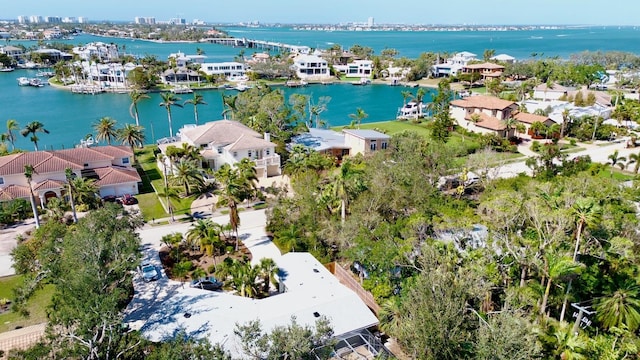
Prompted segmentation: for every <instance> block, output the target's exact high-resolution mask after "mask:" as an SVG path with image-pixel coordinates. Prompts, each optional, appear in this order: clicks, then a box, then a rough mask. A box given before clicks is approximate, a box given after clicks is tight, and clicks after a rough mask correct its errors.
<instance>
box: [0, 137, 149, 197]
mask: <svg viewBox="0 0 640 360" xmlns="http://www.w3.org/2000/svg"><path fill="white" fill-rule="evenodd" d="M132 164H133V153H132V152H131V149H130V148H128V147H126V146H111V145H109V146H99V147H93V148H75V149H67V150H53V151H34V152H27V153H19V154H11V155H6V156H2V157H0V201H7V200H13V199H16V198H24V199H28V198H29V187H28V183H27V179H26V178H25V177H24V166H25V165H31V166H33V169H34V174H33V179H32V182H31V189H32V190H33V193H34V195H35V198H36V202H38V203H39V204H40V205H42V206H46V203H47V201H48V199H50V198H53V197H56V198H60V197H62V196H66V195H67V193H66V191H67V190H66V189H67V185H66V184H67V179H66V176H65V170H66V169H67V168H70V169H71V170H72V171H73V173H74V176H77V177H84V178H90V179H94V180H96V185H97V186H98V189H99V195H100V196H102V197H104V196H109V195H113V196H122V195H125V194H131V195H135V194H138V183H139V182H140V181H141V179H140V176H139V175H138V172H137V171H136V170H135V169H134V168H133V166H132Z"/></svg>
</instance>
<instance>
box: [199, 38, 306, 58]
mask: <svg viewBox="0 0 640 360" xmlns="http://www.w3.org/2000/svg"><path fill="white" fill-rule="evenodd" d="M200 42H208V43H211V44H220V45H226V46H233V47H244V48H248V49H261V50H269V51H273V50H275V51H278V52H289V53H298V54H310V53H311V48H310V47H308V46H300V45H291V44H285V43H279V42H273V41H264V40H253V39H246V38H205V39H202V40H200Z"/></svg>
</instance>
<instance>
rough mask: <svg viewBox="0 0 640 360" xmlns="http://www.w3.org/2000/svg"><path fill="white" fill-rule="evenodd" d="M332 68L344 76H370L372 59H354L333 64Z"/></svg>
mask: <svg viewBox="0 0 640 360" xmlns="http://www.w3.org/2000/svg"><path fill="white" fill-rule="evenodd" d="M334 68H335V69H336V70H338V71H340V73H342V74H344V76H346V77H355V78H363V77H370V76H371V74H372V73H373V61H371V60H354V61H353V62H351V63H348V64H346V65H334Z"/></svg>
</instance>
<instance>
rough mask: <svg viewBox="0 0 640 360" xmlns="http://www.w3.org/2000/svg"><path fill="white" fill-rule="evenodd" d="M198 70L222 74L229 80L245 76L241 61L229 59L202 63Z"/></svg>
mask: <svg viewBox="0 0 640 360" xmlns="http://www.w3.org/2000/svg"><path fill="white" fill-rule="evenodd" d="M200 71H202V72H204V73H205V74H207V75H224V77H226V78H227V79H229V80H235V79H240V78H245V80H246V74H247V70H246V68H245V66H244V64H243V63H239V62H235V61H229V62H220V63H203V64H201V65H200Z"/></svg>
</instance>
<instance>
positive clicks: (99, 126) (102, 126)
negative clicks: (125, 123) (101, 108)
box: [93, 116, 118, 145]
mask: <svg viewBox="0 0 640 360" xmlns="http://www.w3.org/2000/svg"><path fill="white" fill-rule="evenodd" d="M93 129H94V130H95V132H96V140H98V141H106V142H107V144H109V145H111V140H115V139H117V138H118V130H117V129H116V120H114V119H112V118H110V117H108V116H105V117H103V118H102V119H100V121H98V122H97V123H95V124H93Z"/></svg>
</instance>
